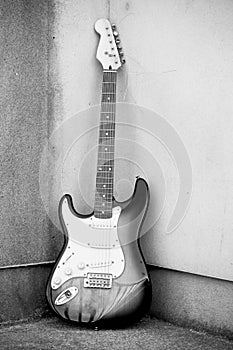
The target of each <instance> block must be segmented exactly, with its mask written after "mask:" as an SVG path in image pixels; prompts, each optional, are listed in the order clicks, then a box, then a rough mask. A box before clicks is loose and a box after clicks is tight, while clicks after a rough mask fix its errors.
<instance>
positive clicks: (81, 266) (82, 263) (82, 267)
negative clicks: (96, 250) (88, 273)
mask: <svg viewBox="0 0 233 350" xmlns="http://www.w3.org/2000/svg"><path fill="white" fill-rule="evenodd" d="M84 268H85V264H84V262H80V263H79V264H78V269H79V270H83V269H84Z"/></svg>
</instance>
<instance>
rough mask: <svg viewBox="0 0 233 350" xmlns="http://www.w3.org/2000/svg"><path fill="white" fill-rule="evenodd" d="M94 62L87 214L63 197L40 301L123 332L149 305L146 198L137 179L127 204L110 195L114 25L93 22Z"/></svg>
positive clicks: (116, 64) (117, 54)
mask: <svg viewBox="0 0 233 350" xmlns="http://www.w3.org/2000/svg"><path fill="white" fill-rule="evenodd" d="M95 30H96V32H97V33H99V35H100V42H99V46H98V50H97V55H96V57H97V59H98V60H99V61H100V63H101V64H102V66H103V82H102V99H101V112H100V125H99V143H98V162H97V172H96V189H95V202H94V208H93V209H94V210H93V212H92V213H91V214H90V215H82V214H79V213H77V212H76V211H75V209H74V206H73V201H72V197H71V196H70V195H69V194H66V195H64V196H63V197H62V198H61V201H60V204H59V218H60V222H61V225H62V228H63V231H64V233H65V237H66V239H65V244H64V247H63V249H62V252H61V253H60V256H59V257H58V259H57V262H56V264H55V267H54V269H53V271H52V273H51V275H50V278H49V281H48V284H47V290H46V295H47V299H48V302H49V304H50V305H51V307H52V308H53V310H54V311H55V312H56V313H57V314H58V315H59V316H61V317H62V318H64V319H67V320H71V321H75V322H77V323H80V324H82V323H85V324H93V325H95V326H96V325H97V326H98V325H105V326H110V325H111V326H122V325H123V324H127V323H130V322H134V321H136V320H138V319H140V318H141V317H142V316H143V314H144V313H145V312H146V311H147V309H148V307H149V305H150V300H151V284H150V279H149V276H148V273H147V270H146V265H145V263H144V259H143V256H142V253H141V249H140V245H139V231H140V227H141V225H142V222H143V219H144V216H145V214H146V211H147V206H148V201H149V191H148V186H147V183H146V182H145V180H144V179H142V178H140V177H137V178H136V183H135V189H134V193H133V195H132V197H131V198H130V199H128V200H127V201H125V202H117V201H116V200H115V198H114V196H113V186H114V141H115V117H116V80H117V70H118V69H119V68H120V67H121V66H122V65H123V63H125V60H124V58H123V54H122V51H121V48H120V40H119V37H118V33H117V31H116V26H115V25H111V24H110V22H109V21H108V20H107V19H99V20H98V21H97V22H96V23H95Z"/></svg>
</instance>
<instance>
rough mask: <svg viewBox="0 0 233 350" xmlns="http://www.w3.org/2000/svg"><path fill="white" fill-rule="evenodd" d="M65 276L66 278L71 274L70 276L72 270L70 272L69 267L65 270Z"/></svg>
mask: <svg viewBox="0 0 233 350" xmlns="http://www.w3.org/2000/svg"><path fill="white" fill-rule="evenodd" d="M65 274H66V275H67V276H69V275H71V274H72V270H71V269H70V268H69V267H67V268H66V269H65Z"/></svg>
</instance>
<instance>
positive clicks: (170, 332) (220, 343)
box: [0, 318, 233, 350]
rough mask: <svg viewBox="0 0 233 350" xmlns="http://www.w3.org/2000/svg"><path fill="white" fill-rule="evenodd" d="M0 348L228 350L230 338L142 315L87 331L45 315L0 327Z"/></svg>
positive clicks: (230, 347)
mask: <svg viewBox="0 0 233 350" xmlns="http://www.w3.org/2000/svg"><path fill="white" fill-rule="evenodd" d="M0 349H1V350H6V349H16V350H17V349H28V350H47V349H48V350H51V349H54V350H55V349H56V350H60V349H62V350H66V349H75V350H85V349H93V350H94V349H95V350H96V349H101V350H104V349H111V350H114V349H116V350H122V349H127V350H131V349H132V350H139V349H144V350H150V349H156V350H170V349H171V350H183V349H185V350H199V349H201V350H210V349H216V350H230V349H233V341H230V340H227V339H225V338H221V337H217V336H213V335H209V334H206V333H199V332H196V331H192V330H189V329H184V328H181V327H176V326H173V325H171V324H168V323H165V322H162V321H158V320H156V319H149V318H144V319H143V320H142V321H141V322H139V323H138V324H136V325H134V326H132V327H130V328H127V329H121V330H99V331H95V330H90V329H86V328H78V327H77V326H74V325H71V324H68V323H65V322H63V321H62V320H60V319H57V318H45V319H42V320H40V321H37V322H31V323H20V324H15V325H11V326H3V327H1V328H0Z"/></svg>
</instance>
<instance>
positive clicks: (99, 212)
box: [94, 70, 117, 219]
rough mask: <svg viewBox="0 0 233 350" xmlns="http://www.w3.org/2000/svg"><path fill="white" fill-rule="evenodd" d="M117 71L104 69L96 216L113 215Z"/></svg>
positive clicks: (107, 216)
mask: <svg viewBox="0 0 233 350" xmlns="http://www.w3.org/2000/svg"><path fill="white" fill-rule="evenodd" d="M116 78H117V73H116V71H107V70H106V71H104V72H103V82H102V97H101V111H100V126H99V143H98V161H97V172H96V190H95V205H94V216H95V217H98V218H102V219H105V218H111V217H112V201H113V185H114V144H115V114H116Z"/></svg>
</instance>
